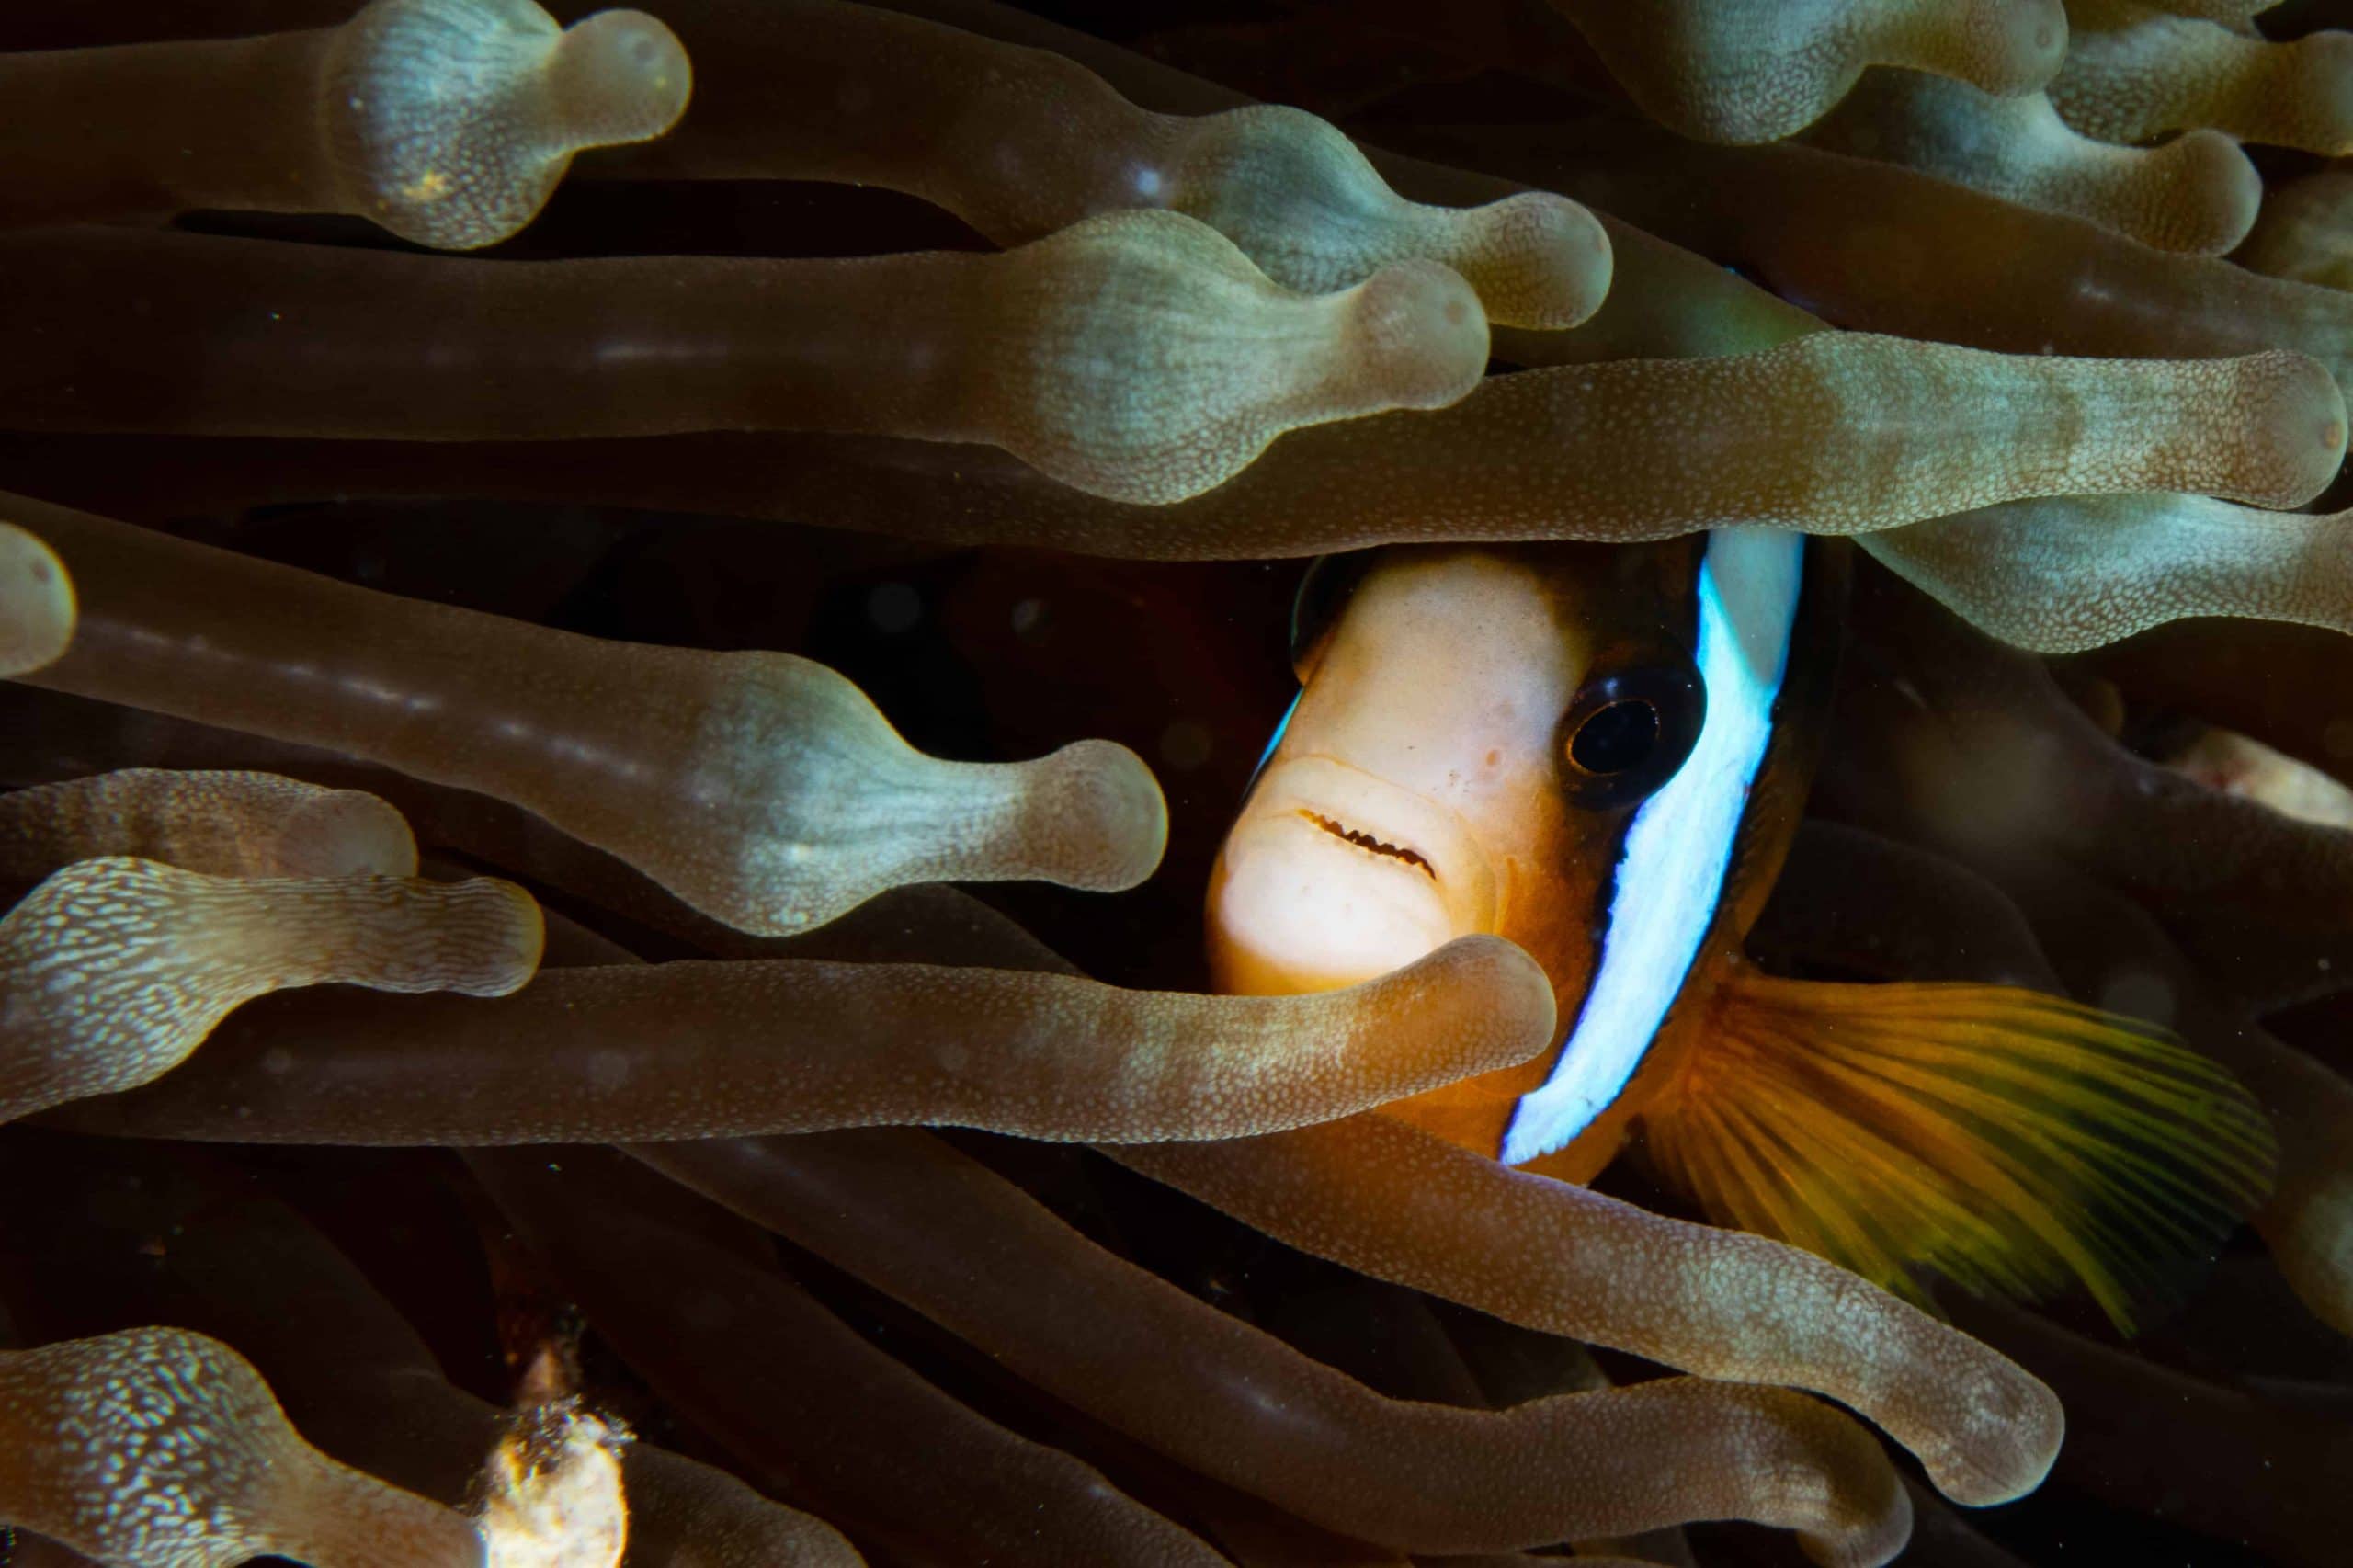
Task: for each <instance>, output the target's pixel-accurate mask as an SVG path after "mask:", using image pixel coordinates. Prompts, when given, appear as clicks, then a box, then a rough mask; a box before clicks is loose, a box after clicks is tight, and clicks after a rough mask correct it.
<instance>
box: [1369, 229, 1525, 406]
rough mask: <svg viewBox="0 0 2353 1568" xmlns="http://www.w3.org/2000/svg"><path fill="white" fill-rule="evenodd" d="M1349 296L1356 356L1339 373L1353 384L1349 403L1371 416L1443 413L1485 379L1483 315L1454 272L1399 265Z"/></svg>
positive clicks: (1431, 265) (1430, 265)
mask: <svg viewBox="0 0 2353 1568" xmlns="http://www.w3.org/2000/svg"><path fill="white" fill-rule="evenodd" d="M1350 292H1351V293H1352V294H1353V295H1354V298H1353V300H1352V301H1350V306H1349V313H1348V328H1347V336H1348V338H1349V340H1350V341H1351V342H1352V343H1353V344H1354V345H1355V352H1354V353H1352V354H1349V355H1347V356H1346V357H1345V358H1343V360H1342V363H1341V365H1340V366H1339V367H1336V373H1337V375H1338V376H1339V377H1343V378H1345V379H1346V381H1353V382H1355V383H1356V388H1355V391H1356V395H1355V397H1353V398H1351V399H1350V400H1349V401H1351V402H1355V403H1360V405H1361V406H1362V407H1363V408H1364V409H1365V411H1366V412H1368V413H1369V412H1371V411H1372V410H1373V409H1374V408H1377V407H1383V406H1385V407H1392V408H1444V407H1445V406H1447V405H1448V404H1449V403H1457V402H1460V401H1461V399H1463V398H1465V397H1467V396H1469V395H1470V393H1471V389H1472V388H1473V387H1475V386H1477V385H1478V384H1479V380H1480V378H1481V377H1482V376H1483V375H1485V374H1486V369H1487V313H1486V310H1485V308H1484V307H1483V306H1482V305H1481V304H1480V302H1479V296H1478V294H1477V292H1476V291H1475V290H1472V287H1471V285H1470V284H1469V283H1468V282H1466V281H1465V280H1464V278H1463V277H1462V275H1461V273H1459V272H1457V271H1455V270H1454V269H1453V268H1452V267H1446V266H1443V265H1441V264H1439V263H1438V262H1435V261H1421V260H1415V261H1400V262H1394V263H1392V264H1391V265H1390V266H1387V267H1382V268H1381V270H1380V271H1378V272H1376V273H1374V274H1373V275H1372V276H1371V277H1370V278H1366V279H1365V280H1364V281H1363V282H1362V283H1359V284H1358V285H1357V286H1356V288H1355V289H1354V290H1350Z"/></svg>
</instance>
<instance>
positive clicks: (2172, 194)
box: [2134, 130, 2263, 256]
mask: <svg viewBox="0 0 2353 1568" xmlns="http://www.w3.org/2000/svg"><path fill="white" fill-rule="evenodd" d="M2148 173H2149V175H2150V176H2151V181H2152V184H2153V185H2154V187H2156V189H2157V190H2158V191H2159V192H2160V193H2161V194H2160V197H2159V199H2160V200H2162V201H2168V202H2177V203H2178V204H2179V205H2178V209H2177V211H2176V213H2175V214H2174V222H2175V223H2176V224H2177V229H2178V232H2177V234H2168V235H2166V236H2165V238H2164V239H2163V240H2159V239H2157V238H2154V237H2152V236H2144V235H2135V236H2134V237H2135V238H2149V239H2150V243H2151V244H2160V245H2162V246H2163V248H2165V249H2168V250H2179V251H2186V252H2188V253H2190V254H2191V255H2195V256H2222V255H2224V254H2226V253H2227V252H2230V251H2233V250H2235V249H2236V248H2238V245H2239V244H2240V242H2241V241H2243V240H2245V238H2246V236H2247V233H2248V232H2249V231H2250V230H2252V229H2253V228H2254V227H2255V220H2256V215H2257V214H2258V213H2259V212H2261V211H2262V210H2263V176H2261V175H2260V174H2258V173H2257V172H2256V167H2255V163H2254V160H2252V159H2251V158H2249V157H2248V156H2247V155H2246V152H2245V149H2244V148H2242V147H2241V146H2240V145H2239V144H2238V142H2237V140H2236V139H2235V138H2234V137H2230V136H2226V135H2224V134H2223V133H2222V132H2221V131H2207V130H2199V131H2185V132H2184V133H2183V134H2181V135H2179V136H2177V137H2176V138H2174V139H2173V140H2172V141H2171V142H2166V143H2165V145H2164V146H2162V147H2159V148H2157V149H2155V150H2154V152H2153V153H2150V155H2149V161H2148Z"/></svg>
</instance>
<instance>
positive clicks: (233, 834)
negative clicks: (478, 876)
mask: <svg viewBox="0 0 2353 1568" xmlns="http://www.w3.org/2000/svg"><path fill="white" fill-rule="evenodd" d="M108 855H134V856H137V857H139V858H142V859H146V860H161V861H163V862H164V863H165V865H168V866H176V867H178V868H179V869H182V870H184V871H203V872H206V873H208V874H210V875H212V876H216V877H352V876H379V877H413V876H415V874H416V839H415V836H414V835H411V834H410V832H409V827H408V824H407V823H406V822H405V821H404V820H403V819H402V817H401V814H400V812H396V811H394V810H393V809H392V807H391V806H390V805H388V804H386V803H385V802H384V801H381V800H379V799H377V798H376V797H375V796H373V795H369V794H366V793H364V792H362V791H360V790H323V789H321V788H319V787H318V786H317V785H315V784H304V783H301V781H299V780H297V779H292V778H278V777H277V776H276V775H275V774H268V773H233V772H231V773H177V772H171V771H167V770H165V769H162V768H153V767H130V768H124V769H123V770H122V771H120V772H119V773H103V774H99V775H98V776H97V777H96V778H74V779H69V780H67V781H65V782H63V783H59V784H49V785H43V786H40V787H39V788H36V789H31V790H17V791H16V792H15V793H13V794H8V795H0V881H17V880H21V881H36V880H38V879H40V878H42V877H45V876H47V875H49V874H50V873H51V871H54V870H56V869H59V868H60V867H63V866H67V865H70V864H72V863H73V862H74V861H76V860H94V859H97V858H100V857H103V856H108Z"/></svg>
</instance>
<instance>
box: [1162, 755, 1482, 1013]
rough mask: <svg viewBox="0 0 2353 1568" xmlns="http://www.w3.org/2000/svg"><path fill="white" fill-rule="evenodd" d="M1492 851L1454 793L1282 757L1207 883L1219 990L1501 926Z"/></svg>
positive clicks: (1350, 964) (1332, 982)
mask: <svg viewBox="0 0 2353 1568" xmlns="http://www.w3.org/2000/svg"><path fill="white" fill-rule="evenodd" d="M1494 928H1495V876H1494V873H1493V870H1492V869H1491V868H1490V866H1489V864H1488V860H1487V856H1486V853H1485V851H1484V850H1483V848H1482V847H1481V846H1480V844H1479V842H1478V840H1477V839H1476V838H1475V837H1474V836H1473V835H1472V833H1471V830H1470V829H1469V827H1468V826H1467V825H1465V824H1464V823H1463V822H1462V820H1461V817H1460V816H1458V815H1456V813H1455V812H1452V811H1450V810H1449V809H1448V808H1447V807H1445V806H1443V805H1440V804H1438V802H1436V801H1431V800H1428V799H1427V798H1426V797H1424V796H1422V795H1420V794H1418V793H1416V792H1415V791H1413V790H1406V789H1404V788H1402V787H1400V786H1398V785H1395V784H1392V783H1391V782H1389V781H1388V780H1386V779H1384V778H1379V777H1378V776H1376V775H1373V774H1370V773H1367V772H1364V771H1363V770H1361V769H1359V768H1355V767H1349V766H1347V764H1345V763H1339V762H1335V761H1333V760H1331V759H1329V758H1325V757H1317V756H1306V757H1300V758H1295V759H1289V760H1285V761H1283V762H1280V763H1278V764H1277V765H1276V767H1273V768H1272V769H1270V770H1269V771H1268V772H1267V776H1266V777H1265V778H1264V779H1262V780H1261V781H1260V784H1259V787H1258V789H1257V790H1256V792H1255V793H1254V794H1253V795H1252V797H1251V801H1250V804H1249V806H1248V808H1247V809H1246V810H1245V812H1244V813H1243V815H1242V817H1241V819H1240V820H1239V821H1237V822H1236V823H1235V824H1234V825H1233V830H1232V831H1231V832H1230V833H1229V834H1228V835H1226V841H1225V846H1224V848H1223V849H1222V851H1221V852H1220V853H1219V856H1218V862H1217V868H1216V869H1215V871H1214V872H1213V873H1212V875H1211V883H1210V898H1209V937H1210V943H1209V945H1210V963H1211V970H1212V972H1213V976H1214V979H1215V983H1216V984H1217V986H1218V988H1219V989H1220V990H1222V991H1229V992H1241V993H1246V994H1277V993H1288V992H1302V991H1326V990H1333V989H1336V988H1337V987H1340V986H1344V985H1353V984H1356V983H1358V982H1359V981H1363V980H1369V979H1370V978H1372V977H1373V976H1375V975H1379V974H1386V973H1388V972H1389V971H1392V970H1394V969H1400V968H1403V967H1404V965H1406V964H1409V963H1412V962H1414V961H1415V960H1417V959H1419V958H1422V957H1423V956H1425V955H1427V954H1428V953H1430V952H1433V951H1435V950H1436V949H1438V948H1441V947H1444V946H1445V945H1446V944H1447V943H1448V942H1450V941H1452V940H1454V939H1455V938H1456V937H1468V936H1476V935H1482V934H1487V933H1491V932H1492V931H1493V930H1494Z"/></svg>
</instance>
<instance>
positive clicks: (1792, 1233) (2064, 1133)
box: [1643, 971, 2278, 1331]
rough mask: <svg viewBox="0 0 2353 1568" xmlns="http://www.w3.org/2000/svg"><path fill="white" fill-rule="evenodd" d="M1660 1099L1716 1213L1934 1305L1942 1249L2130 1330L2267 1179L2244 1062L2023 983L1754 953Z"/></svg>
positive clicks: (1673, 1161) (1696, 1187) (1993, 1284)
mask: <svg viewBox="0 0 2353 1568" xmlns="http://www.w3.org/2000/svg"><path fill="white" fill-rule="evenodd" d="M1695 1021H1697V1022H1699V1025H1700V1028H1701V1029H1702V1031H1703V1033H1702V1038H1701V1039H1700V1040H1698V1041H1697V1042H1695V1045H1694V1047H1693V1049H1692V1050H1691V1051H1690V1052H1689V1054H1688V1057H1687V1058H1686V1060H1685V1061H1684V1062H1683V1063H1681V1064H1680V1065H1679V1067H1678V1070H1677V1074H1676V1077H1675V1080H1674V1081H1673V1082H1672V1083H1671V1084H1670V1085H1666V1086H1665V1091H1664V1092H1663V1093H1662V1094H1661V1095H1660V1096H1658V1098H1657V1099H1656V1100H1655V1101H1654V1102H1653V1103H1652V1104H1651V1105H1649V1106H1647V1107H1645V1108H1644V1111H1643V1134H1644V1141H1645V1144H1646V1147H1647V1151H1648V1154H1649V1157H1650V1159H1651V1161H1652V1162H1653V1164H1654V1165H1655V1166H1656V1167H1657V1168H1658V1170H1659V1172H1660V1174H1661V1175H1662V1176H1665V1178H1666V1179H1667V1180H1669V1181H1670V1182H1672V1183H1674V1184H1675V1185H1677V1186H1679V1187H1682V1188H1683V1189H1684V1190H1685V1191H1686V1192H1688V1194H1690V1196H1692V1197H1693V1198H1695V1199H1698V1200H1699V1203H1700V1204H1701V1205H1702V1206H1703V1207H1704V1208H1705V1209H1706V1210H1707V1211H1708V1213H1709V1215H1710V1216H1711V1218H1712V1219H1714V1220H1716V1221H1718V1222H1720V1223H1724V1224H1733V1225H1738V1226H1740V1227H1742V1228H1744V1229H1746V1230H1751V1231H1756V1232H1760V1233H1763V1234H1766V1235H1769V1236H1774V1237H1777V1238H1779V1239H1780V1240H1782V1241H1786V1242H1790V1243H1791V1244H1795V1245H1798V1246H1802V1247H1804V1248H1807V1249H1808V1250H1810V1251H1813V1252H1816V1253H1819V1254H1821V1255H1822V1256H1825V1257H1828V1258H1830V1259H1831V1260H1832V1261H1834V1262H1836V1263H1838V1264H1840V1265H1842V1266H1844V1267H1847V1268H1849V1269H1851V1270H1853V1271H1854V1272H1856V1273H1858V1274H1860V1275H1862V1276H1864V1277H1865V1278H1870V1279H1871V1280H1873V1281H1875V1282H1877V1283H1879V1284H1881V1285H1882V1286H1886V1287H1888V1288H1889V1289H1892V1290H1896V1291H1898V1292H1900V1293H1902V1294H1904V1295H1907V1296H1910V1297H1912V1298H1913V1299H1914V1300H1915V1301H1919V1300H1922V1299H1923V1298H1922V1296H1921V1293H1920V1290H1919V1288H1918V1286H1917V1285H1916V1284H1915V1282H1914V1280H1913V1278H1912V1270H1913V1269H1914V1268H1915V1267H1921V1266H1925V1267H1927V1268H1930V1269H1933V1270H1935V1271H1936V1272H1938V1273H1939V1274H1942V1275H1943V1276H1945V1277H1946V1278H1949V1279H1951V1280H1952V1281H1953V1282H1954V1283H1956V1284H1958V1285H1961V1286H1962V1287H1964V1288H1966V1289H1969V1290H1977V1291H1984V1292H1989V1293H1995V1294H2000V1295H2005V1296H2011V1297H2017V1298H2020V1299H2027V1300H2033V1299H2039V1298H2041V1297H2045V1296H2049V1295H2052V1294H2053V1293H2055V1292H2056V1291H2059V1290H2063V1289H2065V1288H2066V1287H2068V1286H2069V1285H2070V1284H2075V1283H2080V1284H2081V1285H2082V1286H2083V1287H2084V1288H2085V1289H2086V1290H2088V1291H2089V1292H2090V1294H2091V1296H2092V1297H2093V1299H2094V1300H2095V1301H2097V1302H2098V1303H2099V1305H2100V1307H2101V1308H2102V1310H2104V1311H2105V1312H2107V1313H2108V1315H2109V1318H2110V1319H2112V1320H2113V1321H2114V1322H2115V1323H2116V1324H2117V1326H2118V1327H2119V1328H2120V1329H2124V1330H2127V1331H2129V1330H2130V1328H2131V1323H2132V1308H2133V1303H2134V1302H2135V1301H2137V1300H2140V1299H2142V1298H2144V1297H2146V1296H2149V1295H2151V1294H2154V1293H2162V1292H2163V1291H2165V1290H2166V1288H2167V1287H2169V1286H2170V1285H2172V1284H2174V1283H2175V1282H2176V1281H2175V1276H2176V1272H2177V1270H2178V1269H2179V1268H2180V1267H2182V1266H2183V1265H2185V1264H2187V1263H2188V1262H2191V1261H2193V1260H2196V1259H2200V1258H2202V1257H2204V1256H2208V1255H2210V1254H2211V1252H2212V1251H2213V1249H2214V1248H2215V1247H2216V1246H2217V1244H2219V1243H2220V1242H2221V1241H2222V1238H2223V1237H2224V1236H2225V1235H2227V1234H2228V1233H2230V1231H2231V1230H2232V1229H2233V1228H2234V1226H2235V1225H2236V1224H2237V1222H2238V1221H2239V1220H2240V1219H2242V1218H2243V1217H2244V1216H2245V1214H2246V1213H2247V1212H2248V1211H2249V1210H2252V1209H2253V1208H2255V1207H2256V1205H2257V1204H2259V1203H2260V1202H2261V1201H2262V1200H2263V1199H2264V1198H2265V1196H2266V1195H2267V1194H2268V1192H2269V1190H2270V1186H2271V1180H2272V1176H2273V1173H2274V1169H2275V1167H2276V1165H2277V1162H2278V1149H2277V1145H2276V1143H2275V1142H2274V1140H2273V1136H2272V1131H2271V1127H2270V1123H2269V1120H2268V1119H2267V1118H2266V1117H2265V1116H2264V1114H2263V1112H2262V1111H2261V1110H2260V1109H2258V1108H2256V1105H2255V1103H2254V1101H2253V1100H2252V1099H2251V1098H2250V1097H2249V1096H2247V1093H2246V1091H2245V1089H2243V1088H2242V1087H2240V1085H2239V1084H2238V1083H2237V1081H2236V1080H2235V1079H2234V1078H2233V1077H2231V1075H2230V1074H2228V1073H2226V1072H2224V1071H2223V1070H2222V1068H2221V1067H2219V1066H2217V1065H2216V1064H2214V1063H2213V1062H2210V1061H2208V1060H2207V1059H2206V1058H2205V1057H2203V1056H2200V1055H2199V1054H2198V1053H2197V1052H2195V1051H2190V1050H2189V1049H2188V1047H2186V1046H2184V1045H2183V1044H2181V1043H2180V1042H2179V1041H2178V1040H2175V1039H2174V1038H2173V1037H2172V1036H2170V1035H2167V1034H2165V1032H2164V1031H2162V1030H2160V1029H2157V1028H2153V1027H2151V1026H2149V1025H2145V1024H2142V1023H2139V1022H2136V1021H2134V1020H2132V1019H2130V1018H2124V1017H2118V1016H2116V1015H2114V1014H2111V1013H2104V1012H2101V1011H2099V1010H2097V1009H2096V1008H2092V1007H2086V1006H2079V1005H2077V1004H2075V1003H2073V1002H2067V1001H2063V1000H2061V999H2059V998H2057V997H2052V996H2046V995H2043V994H2040V993H2037V992H2031V991H2022V990H2018V989H2016V988H2013V987H2009V986H1994V985H1968V984H1913V983H1899V984H1885V985H1843V984H1826V983H1814V982H1805V981H1788V980H1778V979H1773V978H1770V977H1767V976H1763V975H1759V974H1756V973H1755V972H1754V971H1741V972H1739V973H1736V974H1735V975H1734V976H1733V977H1732V978H1731V979H1730V980H1729V981H1728V982H1727V983H1726V984H1725V985H1724V986H1723V987H1722V990H1721V991H1720V992H1719V993H1718V994H1717V995H1716V996H1715V997H1713V998H1711V1004H1710V1010H1709V1014H1708V1016H1707V1017H1706V1018H1705V1019H1704V1020H1695Z"/></svg>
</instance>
